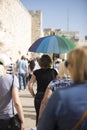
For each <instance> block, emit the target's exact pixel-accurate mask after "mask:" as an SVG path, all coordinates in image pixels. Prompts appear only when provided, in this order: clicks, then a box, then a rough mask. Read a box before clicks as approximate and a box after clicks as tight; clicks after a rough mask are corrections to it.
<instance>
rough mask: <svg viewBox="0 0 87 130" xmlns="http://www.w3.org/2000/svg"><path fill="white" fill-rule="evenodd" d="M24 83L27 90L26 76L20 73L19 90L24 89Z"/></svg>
mask: <svg viewBox="0 0 87 130" xmlns="http://www.w3.org/2000/svg"><path fill="white" fill-rule="evenodd" d="M22 83H23V85H24V89H26V74H23V73H19V89H20V90H21V89H22Z"/></svg>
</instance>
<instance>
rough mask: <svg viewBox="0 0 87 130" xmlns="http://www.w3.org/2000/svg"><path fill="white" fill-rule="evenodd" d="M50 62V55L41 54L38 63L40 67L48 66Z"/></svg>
mask: <svg viewBox="0 0 87 130" xmlns="http://www.w3.org/2000/svg"><path fill="white" fill-rule="evenodd" d="M51 64H52V60H51V58H50V56H48V55H45V54H44V55H42V56H41V58H40V59H39V65H40V67H41V68H50V67H51Z"/></svg>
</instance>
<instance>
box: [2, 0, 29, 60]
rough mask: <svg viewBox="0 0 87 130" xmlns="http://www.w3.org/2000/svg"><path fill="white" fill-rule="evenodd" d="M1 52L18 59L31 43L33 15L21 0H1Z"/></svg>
mask: <svg viewBox="0 0 87 130" xmlns="http://www.w3.org/2000/svg"><path fill="white" fill-rule="evenodd" d="M0 43H1V44H2V46H1V47H0V52H4V53H6V54H8V55H9V56H11V57H12V58H13V59H15V60H16V59H17V58H18V57H19V56H20V55H25V54H26V53H27V50H28V48H29V46H30V44H31V15H30V14H29V12H28V11H27V10H26V9H25V8H24V6H23V5H22V3H21V2H20V0H0Z"/></svg>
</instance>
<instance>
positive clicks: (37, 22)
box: [29, 10, 42, 43]
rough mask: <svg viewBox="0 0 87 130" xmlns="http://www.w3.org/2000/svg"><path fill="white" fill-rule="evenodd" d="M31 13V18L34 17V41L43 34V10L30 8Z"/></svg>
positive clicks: (32, 26) (32, 27)
mask: <svg viewBox="0 0 87 130" xmlns="http://www.w3.org/2000/svg"><path fill="white" fill-rule="evenodd" d="M29 13H30V14H31V17H32V18H31V19H32V22H31V23H32V25H31V30H32V32H31V33H32V43H33V42H34V41H35V40H37V39H38V38H40V37H41V36H42V13H41V11H39V10H38V11H36V12H34V11H32V10H29Z"/></svg>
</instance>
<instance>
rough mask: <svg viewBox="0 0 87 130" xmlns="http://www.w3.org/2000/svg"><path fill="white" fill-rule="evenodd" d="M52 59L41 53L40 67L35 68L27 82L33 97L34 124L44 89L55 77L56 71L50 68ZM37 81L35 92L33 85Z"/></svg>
mask: <svg viewBox="0 0 87 130" xmlns="http://www.w3.org/2000/svg"><path fill="white" fill-rule="evenodd" d="M51 64H52V60H51V58H50V57H49V56H48V55H42V56H41V58H40V59H39V65H40V67H41V68H40V69H38V70H35V71H34V72H33V75H32V77H31V79H30V81H29V83H28V89H29V91H30V93H31V95H32V96H33V97H34V105H35V110H36V126H37V124H38V116H39V109H40V104H41V101H42V99H43V96H44V93H45V90H46V88H47V86H48V84H49V82H50V81H51V80H53V79H55V78H56V76H57V72H56V70H54V69H53V68H51ZM36 82H37V92H36V94H35V92H34V90H33V87H34V83H36Z"/></svg>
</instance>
